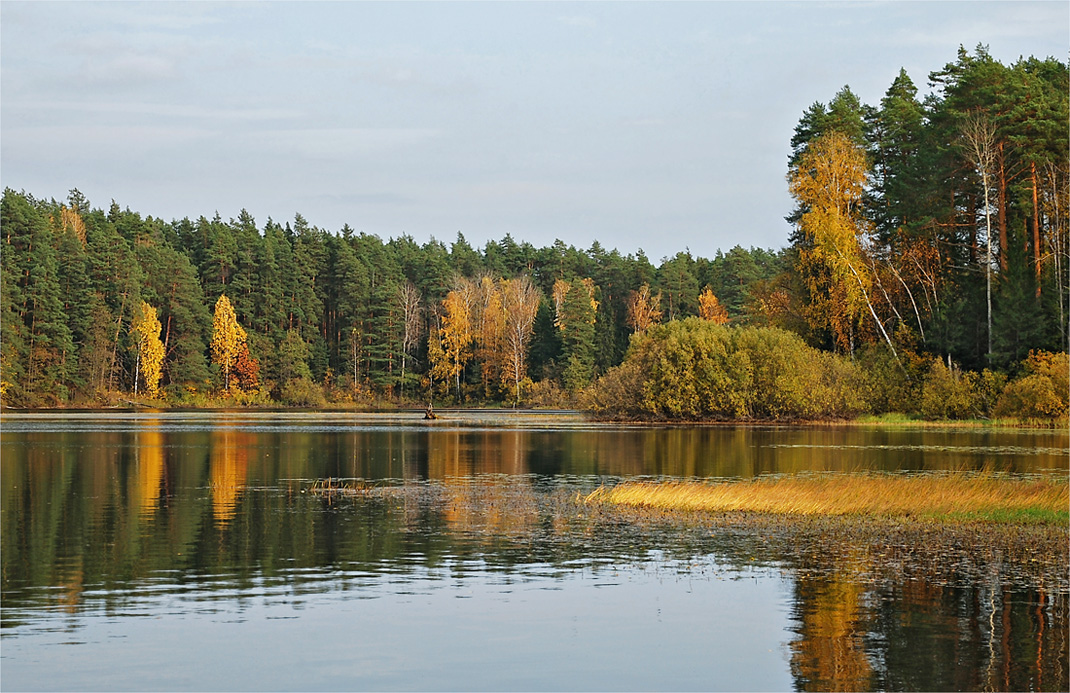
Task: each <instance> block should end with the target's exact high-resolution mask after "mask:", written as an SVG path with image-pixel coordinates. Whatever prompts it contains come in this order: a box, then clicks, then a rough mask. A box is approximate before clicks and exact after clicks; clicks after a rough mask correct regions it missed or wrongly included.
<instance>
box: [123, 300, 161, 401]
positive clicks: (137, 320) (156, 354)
mask: <svg viewBox="0 0 1070 693" xmlns="http://www.w3.org/2000/svg"><path fill="white" fill-rule="evenodd" d="M161 329H162V327H161V325H160V321H159V319H157V317H156V309H155V308H153V307H152V306H150V305H149V304H148V303H146V302H145V301H142V302H141V305H140V306H139V307H138V310H137V311H135V313H134V322H133V324H132V325H131V326H130V330H131V332H133V333H134V345H135V348H136V349H137V353H138V356H139V357H140V370H141V377H142V378H143V379H144V381H145V389H146V390H148V391H149V396H150V397H155V396H156V395H157V394H158V393H159V389H160V376H161V375H162V373H163V359H164V350H163V342H161V341H160V330H161Z"/></svg>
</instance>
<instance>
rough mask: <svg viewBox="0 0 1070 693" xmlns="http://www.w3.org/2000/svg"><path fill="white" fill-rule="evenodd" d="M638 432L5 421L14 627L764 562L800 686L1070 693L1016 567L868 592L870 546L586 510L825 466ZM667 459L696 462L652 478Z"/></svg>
mask: <svg viewBox="0 0 1070 693" xmlns="http://www.w3.org/2000/svg"><path fill="white" fill-rule="evenodd" d="M643 433H644V432H643V431H630V432H628V433H627V435H625V436H619V437H614V436H611V435H606V434H605V433H604V432H601V433H597V434H591V435H568V436H555V435H554V433H553V432H552V431H544V430H507V431H495V430H463V429H455V430H444V431H432V430H428V429H411V430H400V431H398V430H386V431H381V432H363V431H346V432H342V433H333V434H324V433H317V432H315V431H305V430H300V429H298V430H292V431H285V432H280V431H277V430H271V429H270V427H268V430H263V431H253V430H249V429H237V430H236V429H234V428H232V427H211V426H210V427H193V428H192V430H187V431H172V430H168V428H167V423H166V420H164V419H152V418H149V419H146V420H143V421H141V422H140V423H139V425H138V426H135V427H131V428H130V430H127V431H123V430H119V431H115V430H101V431H88V432H65V433H57V434H48V433H42V432H34V431H30V432H25V433H11V432H10V431H9V430H7V429H5V431H4V433H3V455H2V457H0V465H2V472H0V483H2V507H0V512H2V537H0V539H2V542H0V553H2V555H3V559H4V561H3V562H4V570H3V604H4V610H3V628H4V635H5V637H9V636H11V637H18V635H19V633H20V632H21V629H22V628H23V627H26V626H32V625H33V624H34V623H36V622H37V621H39V620H41V619H44V618H47V617H48V614H50V613H53V612H54V611H55V610H56V609H57V608H59V609H61V610H64V611H65V612H66V613H68V614H71V615H78V614H91V613H93V612H99V611H101V610H103V611H105V612H108V613H114V612H116V611H119V610H121V608H122V607H124V606H127V607H129V606H139V608H140V607H144V609H145V610H147V611H148V612H150V613H151V612H153V610H154V609H155V608H156V606H154V605H158V604H161V603H163V602H165V601H166V602H167V603H168V608H170V609H174V608H176V607H175V600H178V602H179V603H181V598H182V595H183V594H185V593H186V592H187V591H188V590H190V589H191V586H195V587H196V589H197V596H196V600H197V601H198V603H203V602H204V601H212V600H217V601H225V600H234V599H241V598H244V597H247V596H248V595H249V594H255V593H256V591H257V590H261V591H271V590H276V589H284V590H289V591H291V592H305V593H308V592H317V591H337V590H372V591H374V590H375V589H376V587H375V585H376V584H377V582H376V580H377V579H379V578H378V577H377V576H385V575H393V576H397V575H405V574H416V573H419V574H421V575H427V574H434V572H435V571H436V570H439V569H440V568H442V567H447V568H449V567H450V566H454V567H456V566H478V570H482V571H491V572H495V571H500V572H502V573H506V574H508V573H516V572H524V571H533V573H534V574H537V575H539V576H540V577H539V578H538V579H546V580H553V577H552V576H553V575H554V574H561V572H562V571H565V572H567V571H572V570H577V569H583V567H584V566H591V565H595V564H597V563H598V562H599V561H604V560H612V561H616V562H617V563H621V562H624V563H628V562H633V563H636V564H642V563H649V562H650V561H657V560H661V559H662V558H664V559H666V560H679V561H681V562H682V563H683V564H687V563H688V562H694V561H699V560H713V561H715V562H716V564H717V565H718V566H722V567H723V569H726V570H743V569H749V568H750V567H751V566H753V565H755V560H754V559H755V558H756V557H757V563H758V564H761V565H765V566H767V568H766V570H768V571H769V575H770V576H772V575H775V574H777V571H780V570H782V571H784V574H785V575H786V576H787V584H788V585H790V587H789V589H790V600H791V606H790V610H789V611H790V613H789V615H790V618H791V622H792V624H793V626H792V630H791V632H788V633H785V634H784V643H781V644H782V645H783V644H786V645H787V649H786V652H787V657H788V660H789V661H788V666H789V667H790V671H791V675H792V676H793V677H794V679H795V685H796V687H797V688H799V689H801V690H867V689H891V690H917V689H926V690H1065V689H1067V688H1068V686H1070V681H1068V680H1067V651H1068V645H1070V643H1068V629H1070V616H1068V603H1067V588H1066V581H1065V580H1063V581H1062V582H1061V583H1060V584H1054V585H1053V584H1050V583H1045V582H1044V581H1043V580H1040V579H1033V578H1030V580H1031V581H1030V580H1025V581H1023V579H1020V577H1019V578H1015V579H1010V578H1008V574H1007V566H1006V565H1005V564H1004V563H1005V558H1006V557H1005V556H1000V555H996V554H993V555H990V556H984V557H982V558H981V559H980V560H983V561H984V566H987V569H988V573H986V574H983V575H981V576H980V577H978V578H976V579H970V580H968V581H966V582H957V583H951V582H949V581H947V580H945V579H943V575H942V574H939V575H938V572H939V571H936V572H934V573H931V574H927V573H926V572H925V571H917V572H914V573H911V574H910V575H908V576H906V577H903V575H901V574H899V575H898V576H893V577H891V578H886V579H875V578H874V575H879V574H880V572H881V566H880V565H874V561H879V559H877V558H874V555H875V554H874V553H873V552H866V551H856V552H852V551H850V550H847V551H844V552H843V553H842V554H838V555H836V556H835V557H831V558H830V557H828V556H827V555H826V556H825V563H824V564H821V565H817V564H815V562H814V561H812V560H811V557H813V556H821V555H823V554H825V553H827V552H826V551H825V549H824V547H822V546H814V547H809V548H808V547H801V548H800V547H798V546H786V545H784V544H783V543H782V542H783V538H777V537H776V536H774V533H771V532H768V531H766V529H767V528H762V529H757V530H752V529H747V528H746V527H743V528H734V529H732V530H731V531H720V530H711V529H709V528H708V527H702V526H684V525H682V524H679V523H675V524H674V523H673V522H660V521H658V522H655V521H651V522H644V521H642V520H641V519H636V518H635V517H625V516H611V515H609V514H606V513H604V512H603V511H602V510H598V509H592V508H589V507H585V506H583V505H582V504H577V503H576V502H575V498H576V495H577V493H578V492H580V491H583V490H589V489H591V488H593V487H594V486H595V485H597V484H598V483H600V482H601V481H602V478H603V477H601V476H599V475H601V474H604V473H606V471H607V470H608V469H613V470H616V471H618V472H621V473H625V472H626V473H627V474H633V473H634V474H648V475H650V474H664V473H671V474H676V473H678V472H679V473H680V475H682V476H687V475H692V474H695V475H699V474H703V473H708V472H709V469H708V467H704V466H703V465H704V464H707V463H703V462H700V460H702V459H704V458H703V455H706V456H707V457H709V456H710V455H713V454H717V455H725V454H728V453H732V454H737V455H739V456H741V457H742V456H745V455H750V457H749V458H746V461H744V462H742V463H740V462H739V460H736V461H735V462H726V463H725V464H727V465H728V466H722V467H721V469H724V470H727V469H735V470H736V471H737V472H739V473H740V474H742V475H748V474H751V473H754V472H755V471H756V470H758V469H765V468H777V469H779V468H780V467H778V465H786V467H784V469H787V470H795V469H799V468H809V467H807V465H810V464H811V461H809V458H810V457H812V456H814V455H817V456H821V455H823V454H825V453H824V452H822V451H821V450H819V449H815V448H813V447H805V446H804V447H802V448H792V450H795V452H793V453H791V454H790V455H789V456H788V458H787V459H786V460H782V461H780V462H778V461H777V460H776V459H774V457H775V449H774V448H771V447H766V448H761V449H760V450H759V451H758V452H755V451H754V449H753V447H754V440H753V439H752V438H749V437H748V436H750V434H748V433H746V432H739V431H733V432H726V433H717V432H706V433H702V434H692V433H690V432H687V431H670V434H668V435H663V434H662V433H658V432H655V433H654V435H651V436H649V437H647V438H644V437H643ZM926 435H930V433H929V432H926ZM711 438H716V439H717V440H719V441H720V443H723V444H724V445H725V446H727V447H724V446H719V445H720V444H719V443H718V444H714V443H711V442H710V440H709V439H711ZM789 438H790V437H789ZM806 440H808V441H811V442H808V443H806V445H807V446H809V445H811V444H812V442H813V441H814V440H816V439H815V438H814V437H813V436H810V437H809V438H806ZM882 444H883V443H882ZM1056 444H1058V443H1056ZM704 446H706V447H705V448H704ZM974 447H976V446H974ZM704 449H705V452H703V450H704ZM747 450H749V452H746V451H747ZM800 450H801V451H802V452H800ZM815 450H816V451H815ZM941 454H943V455H946V454H947V453H946V451H945V452H943V453H941ZM675 455H679V456H680V457H681V458H684V459H686V460H690V461H688V462H686V463H685V465H684V466H683V467H679V468H676V467H671V466H665V465H663V466H660V467H659V466H655V467H654V468H642V467H640V466H638V465H639V462H638V460H641V459H644V458H650V457H651V456H653V457H655V458H657V459H659V460H665V459H668V457H667V456H675ZM613 460H617V461H616V462H614V461H613ZM666 464H668V463H666ZM740 464H741V465H742V466H739V465H740ZM821 464H823V463H821ZM1009 464H1011V465H1012V466H1014V465H1021V464H1030V462H1029V461H1028V460H1026V461H1025V462H1021V461H1016V460H1010V461H1009ZM614 465H617V466H614ZM533 471H535V472H539V473H532V472H533ZM326 477H333V478H338V477H343V478H347V477H348V478H354V477H363V478H365V479H371V480H372V481H371V483H370V484H369V485H370V486H371V487H372V490H371V491H370V492H360V493H352V494H328V495H317V494H314V493H311V492H310V490H309V489H310V482H311V480H313V479H320V478H326ZM385 477H389V478H385ZM377 479H378V481H376V480H377ZM778 542H781V543H778ZM1042 558H1043V557H1042ZM1062 560H1065V557H1064V558H1063V559H1062ZM830 566H831V568H830ZM719 569H721V568H719ZM447 572H449V571H447ZM934 576H937V577H934ZM938 577H939V579H938ZM190 608H194V607H192V606H191V607H190ZM771 608H772V607H771ZM771 646H772V645H771Z"/></svg>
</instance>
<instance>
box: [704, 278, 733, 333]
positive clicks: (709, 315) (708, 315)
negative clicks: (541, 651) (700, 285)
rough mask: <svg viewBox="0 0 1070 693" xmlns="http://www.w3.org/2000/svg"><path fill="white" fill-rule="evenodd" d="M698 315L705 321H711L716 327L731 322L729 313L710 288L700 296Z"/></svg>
mask: <svg viewBox="0 0 1070 693" xmlns="http://www.w3.org/2000/svg"><path fill="white" fill-rule="evenodd" d="M698 314H699V317H700V318H702V319H703V320H709V321H710V322H712V323H713V324H715V325H724V324H727V323H728V320H729V318H728V311H727V310H725V309H724V306H722V305H721V302H720V301H718V300H717V297H716V296H714V295H713V290H712V289H711V288H710V287H708V286H707V287H706V288H705V289H703V290H702V293H701V294H699V295H698Z"/></svg>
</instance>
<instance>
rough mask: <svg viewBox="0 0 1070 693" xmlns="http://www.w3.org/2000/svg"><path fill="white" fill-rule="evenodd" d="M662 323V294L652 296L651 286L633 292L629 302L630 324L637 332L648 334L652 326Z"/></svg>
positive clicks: (643, 286) (645, 285) (644, 285)
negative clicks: (648, 329)
mask: <svg viewBox="0 0 1070 693" xmlns="http://www.w3.org/2000/svg"><path fill="white" fill-rule="evenodd" d="M659 322H661V292H660V291H659V292H658V293H657V294H656V295H651V293H650V284H643V285H642V286H641V287H639V290H638V291H633V292H632V297H631V300H629V301H628V324H629V325H631V327H632V330H633V331H635V332H646V330H647V328H649V327H650V326H651V325H657V324H658V323H659Z"/></svg>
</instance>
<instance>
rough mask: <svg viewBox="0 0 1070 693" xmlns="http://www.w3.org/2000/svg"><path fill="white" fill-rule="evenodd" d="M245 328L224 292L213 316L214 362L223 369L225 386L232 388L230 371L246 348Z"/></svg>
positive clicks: (225, 387) (212, 345) (212, 348)
mask: <svg viewBox="0 0 1070 693" xmlns="http://www.w3.org/2000/svg"><path fill="white" fill-rule="evenodd" d="M245 340H246V335H245V330H244V329H243V328H242V326H241V325H239V324H238V316H237V315H236V314H235V312H234V306H232V305H231V304H230V299H228V298H227V295H226V294H222V295H220V297H219V300H218V301H216V304H215V315H214V316H213V318H212V344H211V351H212V362H213V363H215V364H217V365H218V366H219V367H220V368H221V369H222V370H223V387H224V389H226V390H229V389H230V372H231V369H233V368H234V365H235V363H236V362H237V360H238V357H239V355H240V354H241V353H242V350H243V349H244V348H245Z"/></svg>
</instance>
